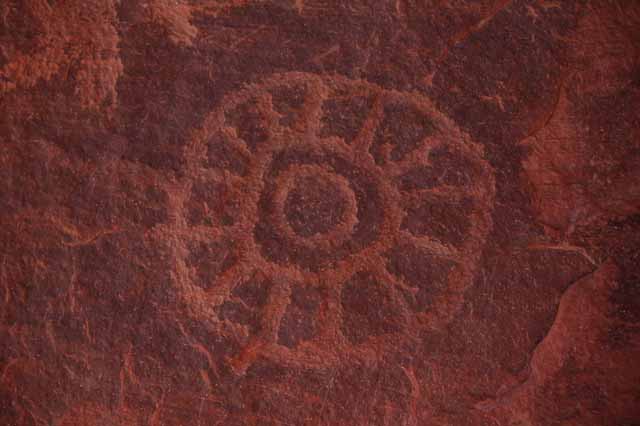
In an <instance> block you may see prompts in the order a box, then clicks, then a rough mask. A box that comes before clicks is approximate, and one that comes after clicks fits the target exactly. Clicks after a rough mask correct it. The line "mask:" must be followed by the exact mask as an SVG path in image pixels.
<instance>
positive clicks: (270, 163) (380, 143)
mask: <svg viewBox="0 0 640 426" xmlns="http://www.w3.org/2000/svg"><path fill="white" fill-rule="evenodd" d="M185 157H186V159H187V164H188V170H187V171H186V173H185V176H186V178H185V190H186V191H193V190H194V189H195V188H199V189H198V191H199V192H198V193H197V194H198V196H200V194H202V193H204V192H206V191H203V190H202V189H201V188H203V187H206V182H210V185H211V187H212V188H213V187H215V188H221V189H219V193H221V194H225V195H226V196H228V198H227V199H225V200H224V202H221V200H220V198H219V197H218V198H216V197H215V196H212V197H211V199H209V200H204V201H203V200H202V197H200V198H198V199H197V200H196V201H197V203H198V204H197V205H198V206H201V209H200V211H199V212H200V215H199V216H198V217H202V216H206V215H207V214H208V215H209V216H210V217H209V220H208V222H206V223H204V220H203V223H202V224H197V225H193V224H189V223H188V224H187V225H188V226H187V229H191V231H185V232H184V234H185V235H189V232H191V233H192V237H185V238H187V239H189V238H192V239H194V240H196V241H198V242H200V244H202V243H201V241H202V240H203V239H205V240H206V239H207V238H209V239H210V240H211V241H212V242H211V244H212V245H211V247H214V248H212V249H211V252H212V253H213V252H215V256H214V254H211V257H212V258H214V259H216V262H218V263H219V264H220V265H222V266H220V267H217V268H215V269H214V270H213V273H211V274H208V275H207V274H202V273H200V274H199V275H198V273H197V270H198V268H200V269H202V268H204V269H207V265H206V260H205V261H204V263H200V264H198V263H197V262H191V263H187V272H188V273H189V275H188V276H189V277H191V278H188V279H187V280H186V281H187V284H185V287H184V292H185V296H186V297H185V300H186V301H187V302H188V303H189V304H190V305H191V306H192V307H193V311H194V315H195V316H197V317H198V318H200V319H201V320H203V321H206V322H207V323H209V324H212V326H213V327H216V329H218V330H219V331H220V332H222V333H227V335H228V336H229V338H236V339H239V340H238V342H240V343H239V346H240V347H241V349H240V350H239V351H238V352H237V353H235V354H230V355H229V365H230V366H231V367H232V369H233V370H234V371H236V372H238V373H239V374H240V373H242V372H243V371H245V369H246V368H247V367H248V366H249V365H251V364H252V362H253V360H254V359H255V358H256V357H258V356H260V357H266V358H269V359H272V360H274V361H277V362H279V363H283V364H288V365H289V364H294V365H295V364H300V365H301V366H306V367H309V366H319V367H321V366H326V365H329V364H332V363H340V362H341V359H342V357H345V356H348V357H352V358H353V357H355V358H359V359H363V360H367V359H375V358H376V357H378V356H380V354H381V352H380V348H385V350H388V351H393V350H396V349H397V348H401V347H402V346H403V344H405V343H406V342H408V341H409V340H410V339H411V337H410V336H408V335H406V334H405V330H407V329H410V330H415V329H416V328H418V329H419V328H422V329H425V330H428V329H439V328H441V327H443V326H444V325H445V324H446V323H447V322H448V321H449V320H450V319H451V318H452V317H453V315H454V314H455V312H456V310H457V309H458V307H459V306H460V304H461V303H462V301H463V299H464V293H465V290H466V288H467V287H468V286H469V285H471V284H472V283H473V276H474V271H475V268H476V264H477V263H478V260H479V258H480V254H481V250H482V247H483V244H484V241H485V238H486V235H487V233H488V232H489V230H490V227H491V214H490V212H491V209H492V206H493V199H494V180H493V171H492V169H491V167H490V166H489V165H488V163H487V162H486V161H485V160H484V159H483V150H482V148H481V147H480V146H479V145H477V144H475V143H474V142H473V141H471V140H470V139H469V137H468V136H467V135H466V134H465V133H463V132H462V131H460V130H459V129H458V128H457V127H456V126H455V124H454V123H453V122H452V121H451V120H449V119H447V118H446V117H444V116H443V115H442V114H441V113H440V112H438V111H437V110H436V109H435V108H434V107H433V105H432V104H431V103H430V101H429V100H428V99H426V98H425V97H423V96H421V95H418V94H415V93H401V92H396V91H389V90H385V89H382V88H380V87H378V86H376V85H373V84H370V83H367V82H363V81H354V80H349V79H346V78H342V77H336V76H331V77H328V76H318V75H313V74H306V73H286V74H279V75H275V76H273V77H271V78H269V79H267V80H265V81H262V82H260V83H257V84H250V85H247V86H246V87H245V88H244V89H242V90H240V91H237V92H234V93H231V94H229V95H228V96H227V97H226V98H225V99H223V100H222V102H221V103H220V107H219V108H217V109H216V110H214V111H213V112H211V113H210V114H209V115H208V117H207V118H206V120H205V122H204V124H203V126H202V128H201V129H199V130H198V131H196V132H194V136H193V139H192V140H191V142H190V143H189V145H188V147H187V150H186V152H185ZM193 194H195V193H192V195H191V196H187V197H186V198H185V200H184V203H183V207H182V209H183V210H186V211H190V209H191V208H192V198H193V197H194V196H195V195H193ZM194 202H195V201H194ZM231 207H233V212H234V213H233V214H229V213H226V216H222V215H218V213H217V212H218V211H222V212H227V211H228V210H229V209H230V208H231ZM218 216H220V217H221V218H223V217H226V219H225V220H223V219H221V218H218ZM189 227H190V228H189ZM181 229H183V230H184V229H185V228H184V227H183V228H181ZM207 235H209V237H207ZM221 241H222V242H224V244H223V243H220V242H221ZM216 242H217V243H216ZM184 247H187V249H186V250H187V251H188V250H189V249H188V247H189V244H185V245H184ZM201 251H202V249H201ZM222 252H224V253H222ZM227 252H228V253H227ZM225 253H226V254H225ZM192 258H194V257H193V256H192V257H190V258H189V259H192ZM220 259H222V260H220ZM223 266H224V267H223ZM189 268H192V269H195V270H196V271H193V272H190V271H191V269H189ZM209 269H211V268H209ZM257 275H259V276H260V277H261V278H260V282H261V283H263V284H260V285H259V286H258V287H255V285H254V284H252V283H255V282H256V281H255V280H256V278H255V277H256V276H257ZM202 276H206V277H207V279H208V281H209V282H208V283H207V285H190V284H188V282H193V280H194V279H195V278H193V277H202ZM189 280H190V281H189ZM195 284H197V283H195ZM254 287H255V288H261V289H262V290H260V291H261V292H264V291H267V290H264V289H268V291H267V293H268V295H267V296H264V297H263V296H261V300H262V302H261V303H260V304H256V303H253V302H250V301H247V300H248V299H246V297H253V296H251V290H247V289H251V288H254ZM194 289H196V290H194ZM194 291H195V292H196V293H197V292H200V293H197V296H194ZM247 292H248V293H247ZM260 294H263V293H260ZM256 297H257V296H256ZM194 300H197V301H198V302H197V303H194V302H193V301H194ZM250 300H254V299H250ZM230 306H238V307H242V309H240V308H238V309H240V310H237V311H236V310H234V311H233V314H231V312H232V311H229V309H230V308H229V307H230ZM234 309H236V308H234ZM248 324H252V325H251V326H248ZM225 330H226V331H225ZM231 336H236V337H231ZM238 336H241V337H238ZM329 348H331V349H329ZM383 352H384V351H383Z"/></svg>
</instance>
